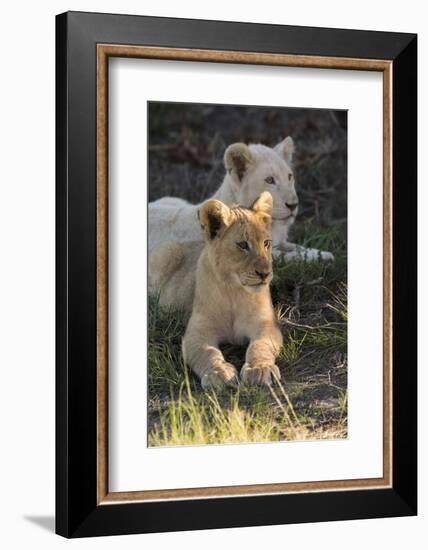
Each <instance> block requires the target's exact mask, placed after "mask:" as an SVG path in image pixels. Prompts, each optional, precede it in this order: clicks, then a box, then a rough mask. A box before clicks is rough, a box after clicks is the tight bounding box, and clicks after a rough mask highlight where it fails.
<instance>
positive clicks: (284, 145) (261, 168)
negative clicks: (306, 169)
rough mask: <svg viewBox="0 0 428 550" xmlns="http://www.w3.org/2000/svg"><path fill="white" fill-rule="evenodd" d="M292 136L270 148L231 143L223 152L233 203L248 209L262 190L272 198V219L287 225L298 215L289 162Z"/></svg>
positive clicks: (291, 151)
mask: <svg viewBox="0 0 428 550" xmlns="http://www.w3.org/2000/svg"><path fill="white" fill-rule="evenodd" d="M293 153H294V143H293V140H292V139H291V137H287V138H285V139H284V141H282V142H280V143H278V145H277V146H276V147H274V148H273V149H272V148H270V147H266V146H264V145H248V146H247V145H245V144H243V143H234V144H232V145H230V146H229V147H228V148H227V149H226V152H225V157H224V162H225V167H226V170H227V172H228V175H229V181H230V185H231V187H232V189H233V191H234V195H235V197H236V203H237V204H240V205H242V206H246V207H250V206H251V204H253V202H254V201H255V200H256V199H257V197H259V196H260V194H261V193H262V192H263V191H268V192H269V193H270V194H271V195H272V199H273V208H272V219H273V220H274V221H275V222H276V223H280V224H284V225H286V226H290V225H291V224H292V223H293V222H294V220H295V218H296V215H297V211H298V202H299V200H298V197H297V193H296V189H295V180H294V173H293V170H292V168H291V161H292V158H293Z"/></svg>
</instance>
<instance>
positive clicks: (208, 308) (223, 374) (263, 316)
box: [183, 192, 282, 388]
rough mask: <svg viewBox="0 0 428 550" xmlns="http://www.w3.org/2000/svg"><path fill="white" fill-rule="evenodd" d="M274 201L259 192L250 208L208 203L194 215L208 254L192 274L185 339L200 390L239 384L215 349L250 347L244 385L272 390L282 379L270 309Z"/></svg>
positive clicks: (243, 371) (278, 335)
mask: <svg viewBox="0 0 428 550" xmlns="http://www.w3.org/2000/svg"><path fill="white" fill-rule="evenodd" d="M271 212H272V196H271V195H270V193H268V192H263V193H262V194H261V195H260V197H259V198H258V199H257V200H256V201H255V202H254V203H253V205H252V206H251V208H249V209H247V208H243V207H239V206H237V207H228V206H226V205H225V204H224V203H223V202H221V201H218V200H209V201H207V202H206V203H204V204H203V205H202V206H201V208H200V211H199V221H200V224H201V226H202V229H203V233H204V240H205V247H204V249H203V250H202V253H201V254H200V256H199V259H198V263H197V269H196V283H195V288H194V300H193V310H192V315H191V317H190V320H189V323H188V325H187V329H186V333H185V335H184V338H183V356H184V358H185V361H186V363H187V364H188V365H189V366H190V367H191V369H192V370H193V371H194V372H195V373H196V374H197V375H198V376H199V377H200V379H201V383H202V386H203V387H204V388H209V387H221V386H223V385H225V384H231V383H234V382H236V381H237V377H238V373H237V370H236V368H235V367H234V366H233V365H232V364H230V363H227V362H226V361H225V359H224V357H223V354H222V353H221V351H220V349H219V347H218V346H219V344H220V343H223V342H230V343H236V344H240V343H243V342H245V341H249V345H248V348H247V352H246V357H245V364H244V366H243V367H242V369H241V373H240V375H241V379H242V381H243V382H244V383H247V384H270V383H271V377H272V374H273V375H274V376H275V377H277V378H280V373H279V369H278V367H277V366H276V365H275V359H276V357H277V356H278V353H279V351H280V349H281V346H282V335H281V332H280V330H279V328H278V326H277V321H276V317H275V313H274V309H273V306H272V301H271V296H270V290H269V283H270V282H271V280H272V240H271Z"/></svg>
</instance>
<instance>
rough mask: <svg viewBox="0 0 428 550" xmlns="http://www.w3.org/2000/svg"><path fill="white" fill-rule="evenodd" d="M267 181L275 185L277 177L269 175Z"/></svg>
mask: <svg viewBox="0 0 428 550" xmlns="http://www.w3.org/2000/svg"><path fill="white" fill-rule="evenodd" d="M265 182H266V183H269V185H275V183H276V182H275V178H274V177H273V176H269V177H268V178H266V179H265Z"/></svg>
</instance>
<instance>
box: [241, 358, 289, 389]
mask: <svg viewBox="0 0 428 550" xmlns="http://www.w3.org/2000/svg"><path fill="white" fill-rule="evenodd" d="M272 378H277V379H278V380H279V379H280V378H281V374H280V372H279V368H278V367H277V366H276V365H275V363H266V362H264V363H251V364H250V363H245V364H244V366H243V367H242V369H241V380H242V381H243V382H244V384H248V385H249V386H253V385H256V384H266V385H267V386H270V385H271V384H272Z"/></svg>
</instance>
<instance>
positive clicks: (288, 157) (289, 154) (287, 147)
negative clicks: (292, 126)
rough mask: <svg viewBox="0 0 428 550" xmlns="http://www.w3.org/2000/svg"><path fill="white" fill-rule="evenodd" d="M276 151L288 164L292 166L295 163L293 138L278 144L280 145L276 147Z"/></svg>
mask: <svg viewBox="0 0 428 550" xmlns="http://www.w3.org/2000/svg"><path fill="white" fill-rule="evenodd" d="M274 149H275V151H276V152H277V153H278V155H279V156H281V157H282V158H283V159H284V160H285V162H286V163H287V164H291V163H292V162H293V155H294V150H295V147H294V141H293V139H292V137H291V136H288V137H286V138H285V139H284V140H283V141H281V142H280V143H278V145H275V147H274Z"/></svg>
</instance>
